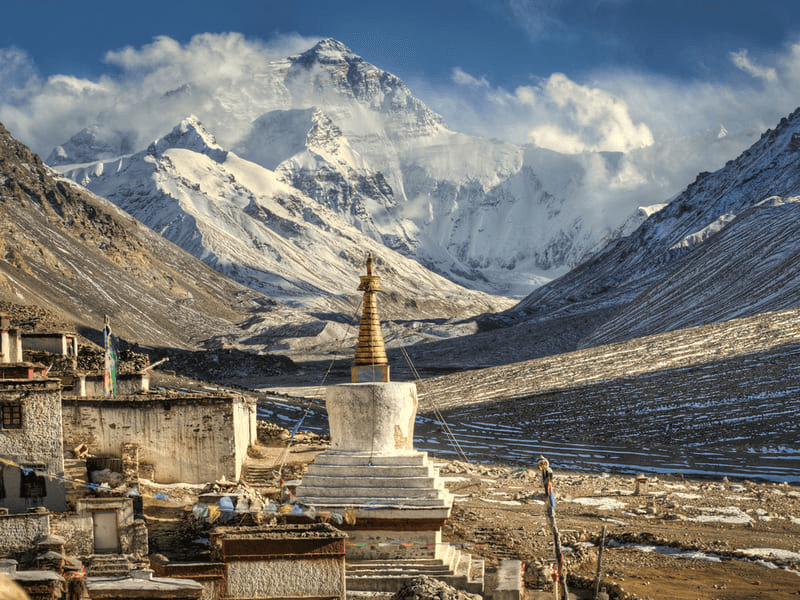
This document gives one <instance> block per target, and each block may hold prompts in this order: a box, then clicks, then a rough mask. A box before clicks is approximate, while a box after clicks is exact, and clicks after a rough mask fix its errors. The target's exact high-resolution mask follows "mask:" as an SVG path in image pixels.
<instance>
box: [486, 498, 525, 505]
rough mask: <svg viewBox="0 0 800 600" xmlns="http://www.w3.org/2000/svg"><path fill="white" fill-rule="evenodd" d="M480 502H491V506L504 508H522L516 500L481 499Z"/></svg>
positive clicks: (520, 503)
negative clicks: (496, 505) (504, 506)
mask: <svg viewBox="0 0 800 600" xmlns="http://www.w3.org/2000/svg"><path fill="white" fill-rule="evenodd" d="M481 502H491V503H492V504H505V505H506V506H522V502H519V501H518V500H492V499H491V498H481Z"/></svg>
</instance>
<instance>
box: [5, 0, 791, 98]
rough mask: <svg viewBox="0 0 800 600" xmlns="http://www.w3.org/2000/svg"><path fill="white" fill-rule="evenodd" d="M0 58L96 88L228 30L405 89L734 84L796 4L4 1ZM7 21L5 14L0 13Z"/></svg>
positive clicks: (782, 31)
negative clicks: (111, 65) (118, 60)
mask: <svg viewBox="0 0 800 600" xmlns="http://www.w3.org/2000/svg"><path fill="white" fill-rule="evenodd" d="M2 12H4V13H6V15H8V18H7V20H6V23H7V24H13V25H12V26H6V27H3V28H2V32H0V48H6V47H16V48H19V49H22V50H24V51H25V52H27V53H28V54H29V56H30V57H31V58H32V60H33V62H34V63H35V64H36V66H37V68H38V69H39V70H40V72H41V73H42V74H43V75H45V76H47V75H53V74H56V73H69V74H72V75H77V76H84V77H97V76H99V75H100V74H101V73H103V72H107V71H108V66H107V65H105V64H104V63H103V61H102V59H103V57H104V56H105V54H106V52H107V51H109V50H115V49H119V48H122V47H124V46H129V45H130V46H134V47H139V46H143V45H145V44H147V43H149V42H151V41H152V40H153V38H155V37H156V36H159V35H166V36H169V37H171V38H173V39H175V40H177V41H179V42H184V43H185V42H188V41H189V40H190V39H191V37H192V36H193V35H195V34H197V33H203V32H228V31H234V32H239V33H242V34H244V35H245V36H246V37H250V38H260V39H264V40H268V39H270V38H271V37H273V36H275V34H288V33H298V34H300V35H302V36H306V37H315V36H321V37H334V38H336V39H338V40H340V41H342V42H344V43H345V44H346V45H348V46H349V47H350V48H352V49H353V50H354V51H355V52H356V53H357V54H360V55H361V56H362V57H364V58H365V59H366V60H368V61H369V62H372V63H374V64H377V65H379V66H381V67H382V68H384V69H386V70H389V71H391V72H393V73H395V74H397V75H399V76H400V77H401V78H403V79H410V78H414V77H420V78H423V79H427V80H430V81H436V80H437V79H447V78H449V77H450V76H451V73H452V71H453V69H454V68H460V69H462V70H464V71H465V72H467V73H470V74H472V75H474V76H476V77H485V78H486V79H487V81H488V82H489V83H490V84H492V85H495V86H502V87H504V88H506V89H508V88H513V87H516V86H518V85H522V84H525V83H526V82H528V81H530V79H531V78H536V77H547V76H548V75H550V74H551V73H553V72H561V73H565V74H566V75H567V76H569V77H570V78H572V79H579V80H580V79H583V78H586V77H588V76H590V75H591V74H592V73H594V72H596V71H598V70H609V69H626V70H635V71H640V72H644V73H650V74H659V75H663V76H666V77H669V78H675V79H684V80H686V79H720V78H726V77H734V76H737V73H736V69H735V67H734V66H733V65H732V64H731V62H730V60H729V54H730V52H734V51H738V50H741V49H744V48H746V49H748V50H749V54H750V55H751V56H754V57H769V56H770V55H772V54H774V53H777V52H781V50H782V49H784V48H785V47H786V45H787V44H789V43H792V42H794V41H796V40H797V38H798V34H800V3H798V2H795V1H784V2H753V1H752V0H751V1H747V2H744V1H726V0H716V1H713V0H712V1H706V2H696V1H695V2H686V1H675V0H670V1H663V0H659V1H655V0H629V1H626V0H540V1H534V0H506V1H492V0H433V1H430V0H427V1H425V0H404V1H403V2H376V1H374V0H371V1H358V0H357V1H349V2H348V1H338V2H331V1H319V0H304V1H302V2H291V1H287V0H284V1H282V2H273V1H258V0H226V1H225V2H220V1H219V0H217V1H215V2H210V1H207V0H193V1H191V2H185V1H171V0H162V1H160V2H154V1H151V0H138V1H137V2H108V1H107V0H103V1H95V0H80V1H70V0H7V1H6V3H5V7H4V8H3V9H2ZM9 13H10V15H9Z"/></svg>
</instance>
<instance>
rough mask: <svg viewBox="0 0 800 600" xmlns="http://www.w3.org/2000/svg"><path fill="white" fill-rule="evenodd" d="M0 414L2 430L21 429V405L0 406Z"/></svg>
mask: <svg viewBox="0 0 800 600" xmlns="http://www.w3.org/2000/svg"><path fill="white" fill-rule="evenodd" d="M0 412H2V421H0V423H2V428H3V429H22V404H19V403H15V404H2V405H0Z"/></svg>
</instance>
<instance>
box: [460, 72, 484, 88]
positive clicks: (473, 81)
mask: <svg viewBox="0 0 800 600" xmlns="http://www.w3.org/2000/svg"><path fill="white" fill-rule="evenodd" d="M453 82H454V83H457V84H458V85H467V86H471V87H476V88H488V87H489V81H488V80H487V79H486V77H481V78H480V79H477V78H476V77H473V76H472V75H470V74H469V73H467V72H466V71H464V70H462V69H461V68H460V67H455V68H454V69H453Z"/></svg>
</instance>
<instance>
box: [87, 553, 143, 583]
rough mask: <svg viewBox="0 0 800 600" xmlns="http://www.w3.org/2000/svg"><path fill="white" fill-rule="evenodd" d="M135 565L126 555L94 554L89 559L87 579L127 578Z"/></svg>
mask: <svg viewBox="0 0 800 600" xmlns="http://www.w3.org/2000/svg"><path fill="white" fill-rule="evenodd" d="M133 566H134V565H133V564H132V563H131V561H130V560H129V559H128V557H127V556H126V555H124V554H93V555H92V556H90V557H89V566H88V568H87V569H86V576H87V577H125V576H127V575H129V574H130V572H131V569H132V568H133Z"/></svg>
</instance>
